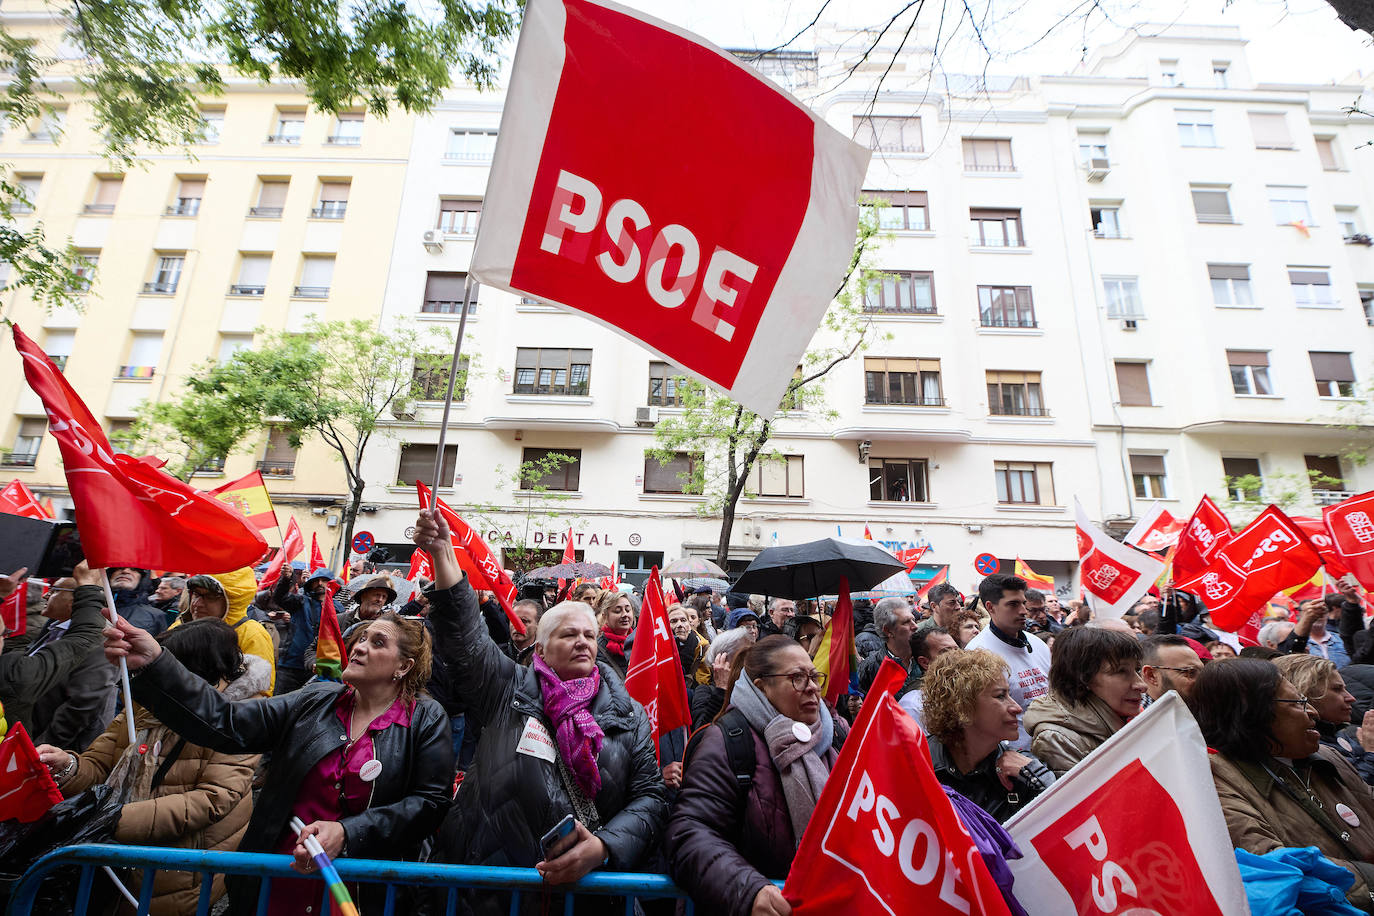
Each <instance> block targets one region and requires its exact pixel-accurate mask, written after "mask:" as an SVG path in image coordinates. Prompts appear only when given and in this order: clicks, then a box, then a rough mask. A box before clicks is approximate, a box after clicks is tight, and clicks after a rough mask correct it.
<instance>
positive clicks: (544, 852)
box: [414, 511, 668, 912]
mask: <svg viewBox="0 0 1374 916" xmlns="http://www.w3.org/2000/svg"><path fill="white" fill-rule="evenodd" d="M414 540H415V543H416V544H417V545H418V546H420V547H421V548H423V549H425V550H427V551H429V553H430V555H431V556H432V557H433V558H434V584H435V589H434V593H433V595H432V596H431V597H430V612H429V620H430V623H431V625H432V626H433V627H434V643H435V654H436V655H437V656H439V657H441V658H443V659H444V661H445V662H446V663H447V666H448V671H449V676H450V678H451V679H452V682H453V687H454V692H455V694H456V695H457V696H459V697H461V698H462V699H463V700H464V702H465V703H466V704H467V707H468V714H469V715H471V716H473V717H474V718H475V719H476V720H477V721H480V722H481V723H482V737H481V740H480V741H479V742H478V745H477V752H476V756H475V758H474V760H473V764H472V766H471V767H470V768H469V769H468V771H467V774H466V776H465V778H464V780H463V782H462V784H461V786H460V787H459V791H458V797H457V798H456V799H455V802H454V805H453V808H452V809H451V810H450V812H449V815H448V817H447V818H446V819H445V821H444V824H443V826H442V827H441V828H440V831H439V843H438V858H439V859H440V860H441V861H446V862H454V863H461V864H468V865H504V866H515V867H524V868H528V867H531V866H533V867H535V868H537V869H538V870H539V873H540V874H541V875H543V876H544V880H545V881H546V882H547V883H548V884H550V885H562V884H569V883H571V882H574V881H577V880H579V879H580V878H582V877H583V876H585V875H587V874H588V873H589V872H591V871H592V870H594V869H597V868H602V867H605V868H607V869H609V870H612V871H633V870H635V869H636V868H638V867H640V866H641V865H642V864H643V863H644V862H645V860H646V859H647V857H648V855H649V854H650V853H651V852H652V850H653V849H654V847H656V846H657V844H658V841H659V837H660V835H661V834H662V831H663V825H664V823H665V821H666V820H667V814H668V804H667V800H666V796H665V794H664V788H663V779H662V777H661V776H660V774H659V768H658V762H657V760H656V758H655V754H654V743H653V737H652V732H651V731H650V727H649V719H648V717H647V716H646V715H645V712H644V710H643V708H642V707H640V705H639V704H638V703H636V702H635V701H634V700H632V699H630V696H629V694H627V693H626V692H625V688H624V686H623V685H622V683H621V681H620V678H619V677H617V676H615V675H614V674H612V673H611V670H610V669H609V668H607V667H606V666H605V665H604V664H598V663H597V658H596V656H597V635H598V634H597V623H596V617H595V615H594V614H593V612H592V609H591V607H590V606H589V605H587V604H584V603H582V602H579V601H565V602H563V603H561V604H558V605H555V606H554V607H552V608H550V609H549V610H548V611H546V612H545V613H544V615H543V617H541V618H540V620H539V632H538V635H537V637H536V640H537V641H536V643H535V651H534V657H533V659H532V663H531V665H530V667H528V668H525V667H521V666H519V665H517V664H516V663H515V662H514V661H512V660H511V659H510V658H509V657H508V656H507V655H506V654H505V653H503V652H502V651H501V649H500V648H499V647H498V646H497V645H496V644H495V643H494V642H492V640H491V637H490V636H489V635H488V634H487V627H486V624H485V622H484V621H483V620H482V616H481V613H480V611H479V610H478V605H477V597H476V594H475V593H474V592H473V590H472V587H471V586H470V585H469V584H468V582H467V580H466V579H465V578H464V576H463V573H462V570H461V568H460V567H459V566H458V561H457V559H456V558H455V557H454V554H453V545H452V543H451V539H450V534H449V530H448V526H447V524H446V523H445V522H444V520H443V518H442V517H440V516H437V515H433V514H431V513H430V512H428V511H422V512H421V513H420V518H419V520H418V521H417V522H416V526H415V535H414ZM568 815H571V816H572V817H573V819H574V820H573V828H572V830H571V831H570V832H568V833H567V834H566V835H565V836H563V837H562V838H561V839H559V840H558V841H557V842H555V843H553V844H552V845H551V846H549V847H548V848H547V849H545V848H543V847H542V845H541V842H540V840H541V838H542V837H544V835H545V834H546V833H548V832H549V831H550V830H552V829H553V828H554V827H556V826H558V824H559V823H560V822H561V821H563V819H564V818H565V817H567V816H568ZM468 903H469V904H470V905H471V906H472V907H473V908H474V910H476V911H479V912H508V911H509V903H508V901H507V900H506V899H505V895H504V894H498V893H494V892H490V893H485V894H481V893H477V892H474V893H473V895H472V897H470V898H469V900H468ZM581 911H582V909H581V908H579V912H581Z"/></svg>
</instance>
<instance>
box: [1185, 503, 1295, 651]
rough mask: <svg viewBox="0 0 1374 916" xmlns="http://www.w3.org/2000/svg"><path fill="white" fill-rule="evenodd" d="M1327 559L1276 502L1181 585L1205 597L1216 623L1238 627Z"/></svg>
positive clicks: (1203, 598) (1204, 599)
mask: <svg viewBox="0 0 1374 916" xmlns="http://www.w3.org/2000/svg"><path fill="white" fill-rule="evenodd" d="M1321 564H1322V560H1321V556H1320V555H1319V554H1318V553H1317V550H1316V548H1314V547H1313V546H1312V544H1311V542H1310V541H1308V540H1307V535H1305V534H1303V533H1302V531H1301V530H1300V529H1299V528H1298V526H1297V525H1295V524H1293V520H1292V519H1290V518H1289V517H1288V516H1286V515H1284V514H1283V512H1282V511H1281V510H1280V509H1279V508H1278V507H1277V506H1270V507H1269V508H1267V509H1265V510H1264V511H1263V512H1261V513H1260V514H1259V516H1258V517H1257V518H1256V519H1255V520H1254V521H1253V522H1251V523H1250V524H1248V525H1246V526H1245V528H1244V529H1242V530H1241V532H1240V533H1239V534H1237V535H1236V536H1235V537H1233V538H1231V540H1230V541H1228V542H1227V543H1226V544H1225V546H1223V547H1221V548H1220V549H1219V550H1217V551H1216V554H1215V555H1214V557H1213V559H1212V564H1211V565H1210V566H1209V567H1207V569H1205V570H1203V571H1202V572H1200V573H1198V574H1197V575H1195V576H1193V577H1192V578H1190V579H1181V580H1178V581H1177V583H1176V587H1177V588H1181V589H1183V590H1184V591H1187V592H1192V593H1194V594H1196V595H1198V596H1199V597H1200V598H1202V601H1203V603H1204V604H1206V605H1207V609H1208V611H1210V612H1211V615H1212V623H1213V624H1215V625H1216V626H1218V627H1221V628H1222V629H1223V630H1237V629H1240V628H1241V627H1242V626H1245V625H1247V624H1248V623H1249V622H1250V621H1251V618H1253V617H1254V616H1255V615H1256V614H1257V613H1259V612H1260V610H1262V609H1263V607H1264V606H1265V605H1266V604H1268V603H1269V599H1270V598H1273V597H1274V595H1275V594H1277V593H1278V592H1280V591H1282V590H1283V589H1285V588H1291V587H1292V586H1294V585H1300V584H1302V583H1303V582H1306V581H1307V580H1309V579H1311V578H1312V575H1313V574H1314V573H1315V572H1316V571H1317V570H1318V569H1320V568H1321Z"/></svg>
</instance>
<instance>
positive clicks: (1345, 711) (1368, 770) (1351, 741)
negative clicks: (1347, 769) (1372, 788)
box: [1274, 655, 1374, 785]
mask: <svg viewBox="0 0 1374 916" xmlns="http://www.w3.org/2000/svg"><path fill="white" fill-rule="evenodd" d="M1274 665H1275V666H1276V667H1277V668H1278V669H1279V673H1280V674H1282V675H1283V676H1284V677H1285V678H1287V679H1288V682H1289V683H1290V684H1292V685H1293V686H1294V687H1296V688H1297V689H1298V693H1300V694H1302V695H1303V696H1304V697H1306V698H1307V701H1308V702H1309V703H1311V704H1312V709H1313V710H1315V711H1316V713H1317V732H1318V734H1320V735H1321V741H1322V746H1323V747H1329V748H1331V749H1332V750H1334V751H1336V752H1337V753H1338V754H1340V755H1341V756H1342V757H1344V758H1345V761H1346V763H1348V764H1350V765H1351V766H1352V767H1354V768H1355V772H1357V773H1359V774H1360V778H1361V779H1363V780H1364V781H1365V782H1367V783H1369V784H1370V785H1374V754H1371V753H1370V750H1371V749H1374V727H1371V728H1364V727H1361V728H1353V727H1350V726H1351V722H1350V712H1351V710H1353V709H1354V708H1355V697H1354V696H1352V695H1351V693H1350V691H1349V690H1347V689H1345V679H1344V678H1343V677H1341V673H1340V671H1338V670H1336V665H1335V663H1334V662H1330V661H1327V660H1326V659H1324V658H1322V657H1321V656H1320V655H1281V656H1279V657H1278V658H1276V659H1274ZM1370 725H1371V726H1374V721H1372V722H1371V723H1370Z"/></svg>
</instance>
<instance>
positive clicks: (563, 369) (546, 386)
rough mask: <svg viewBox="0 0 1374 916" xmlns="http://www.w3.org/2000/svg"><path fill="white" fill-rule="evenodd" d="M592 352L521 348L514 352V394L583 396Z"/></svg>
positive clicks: (590, 368) (590, 366) (589, 378)
mask: <svg viewBox="0 0 1374 916" xmlns="http://www.w3.org/2000/svg"><path fill="white" fill-rule="evenodd" d="M591 378H592V351H591V350H568V349H537V348H534V347H520V348H519V349H517V350H516V351H515V389H514V393H515V394H565V395H585V394H587V392H588V391H589V390H590V386H591Z"/></svg>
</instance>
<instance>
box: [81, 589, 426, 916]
mask: <svg viewBox="0 0 1374 916" xmlns="http://www.w3.org/2000/svg"><path fill="white" fill-rule="evenodd" d="M105 654H106V656H107V657H108V658H109V659H110V660H111V661H112V662H117V661H118V659H119V658H120V657H125V658H127V659H128V662H129V671H130V673H131V674H134V675H135V677H134V680H133V688H134V698H135V699H136V700H137V701H138V702H139V703H141V704H142V705H144V706H146V707H147V708H148V709H149V710H151V711H152V713H153V714H154V715H155V716H157V718H158V719H160V720H161V721H162V722H163V724H165V725H167V726H168V727H170V728H171V729H173V730H174V731H176V732H177V733H178V734H180V735H182V736H183V737H185V738H186V739H187V741H188V742H190V743H191V744H196V745H200V746H202V747H208V748H211V749H213V750H216V751H221V752H224V753H230V754H256V753H266V752H271V753H272V758H271V763H270V764H269V766H268V770H267V775H266V778H265V780H264V784H263V789H262V794H261V795H260V797H259V799H258V802H257V804H256V805H255V806H254V808H253V817H252V819H251V820H250V821H249V823H248V829H247V831H246V832H245V833H244V836H243V841H242V842H241V843H240V844H239V851H240V852H265V853H272V852H275V853H288V854H292V855H294V856H295V859H296V863H295V865H294V867H295V868H296V870H297V871H300V872H302V873H305V874H309V873H310V872H311V871H312V870H313V869H314V863H313V861H311V859H310V856H309V854H308V853H307V852H306V850H305V847H304V845H303V842H298V840H297V837H296V834H295V832H294V831H293V830H291V827H290V821H291V818H292V817H299V818H300V819H301V820H302V821H304V822H305V824H306V827H305V835H314V836H315V837H316V838H317V839H318V840H319V842H320V845H321V846H323V847H324V850H325V852H327V853H328V854H329V855H330V856H331V857H337V856H342V855H347V856H354V857H358V858H374V859H404V858H408V857H413V856H414V855H415V853H416V852H417V851H418V847H419V845H420V843H421V842H422V841H423V840H424V839H425V838H426V837H428V836H429V835H430V834H432V833H433V832H434V830H435V828H436V827H438V825H439V823H440V821H441V820H442V819H443V816H444V813H445V812H446V811H447V810H448V807H449V799H450V794H451V791H452V785H453V748H452V742H451V740H450V735H449V723H448V716H446V715H445V714H444V711H443V708H442V707H440V705H439V704H438V703H436V702H435V701H434V700H432V699H430V698H429V697H427V696H424V695H422V694H421V690H422V688H423V686H424V684H425V681H426V680H427V679H428V677H429V672H430V657H431V650H430V644H429V635H428V634H427V633H426V632H425V630H424V628H423V627H422V626H421V625H420V623H419V622H418V621H414V620H407V619H404V618H401V617H398V616H396V615H394V614H383V615H382V616H380V617H378V618H376V619H375V620H371V621H367V622H366V623H365V624H364V625H362V626H360V627H359V628H358V629H357V630H356V631H355V634H354V636H353V638H352V639H351V640H350V642H349V651H348V664H347V666H346V667H345V668H344V670H343V682H342V683H333V682H329V681H321V682H316V683H313V684H309V685H307V686H305V687H303V688H301V689H300V690H296V691H293V692H291V693H288V694H284V695H281V696H275V697H268V698H265V699H252V700H238V701H232V700H228V699H225V697H224V695H223V694H221V693H220V692H219V691H217V690H215V689H214V687H213V686H211V685H209V684H207V683H206V682H205V681H204V680H202V679H201V678H198V677H196V676H194V675H192V674H190V673H189V672H188V671H187V670H186V669H185V668H184V667H182V665H181V663H180V662H178V661H177V659H176V658H175V657H174V656H173V655H172V654H171V653H170V652H163V651H162V646H161V645H159V644H158V642H157V641H156V640H155V639H153V638H152V637H151V636H149V635H148V634H147V633H146V632H145V631H143V630H140V629H138V628H137V627H135V626H133V625H131V624H129V623H128V622H127V621H125V620H123V619H122V618H121V619H120V621H119V623H118V625H117V627H107V628H106V630H105ZM302 839H303V837H302ZM226 884H227V885H228V888H229V895H230V904H231V912H234V913H247V912H252V911H253V909H254V906H255V904H256V902H257V896H258V880H257V879H255V878H230V879H229V880H228V881H227V882H226ZM320 893H321V885H320V883H319V881H318V880H317V879H314V880H311V881H294V880H290V879H286V880H283V879H278V880H276V881H274V882H273V883H272V888H271V904H270V907H269V910H268V912H269V913H270V914H272V916H277V914H283V916H285V914H291V916H295V914H298V913H307V912H310V909H308V908H310V907H318V905H319V901H320ZM360 903H362V904H363V908H364V910H366V909H367V905H366V897H365V898H364V899H363V900H361V901H360Z"/></svg>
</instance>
